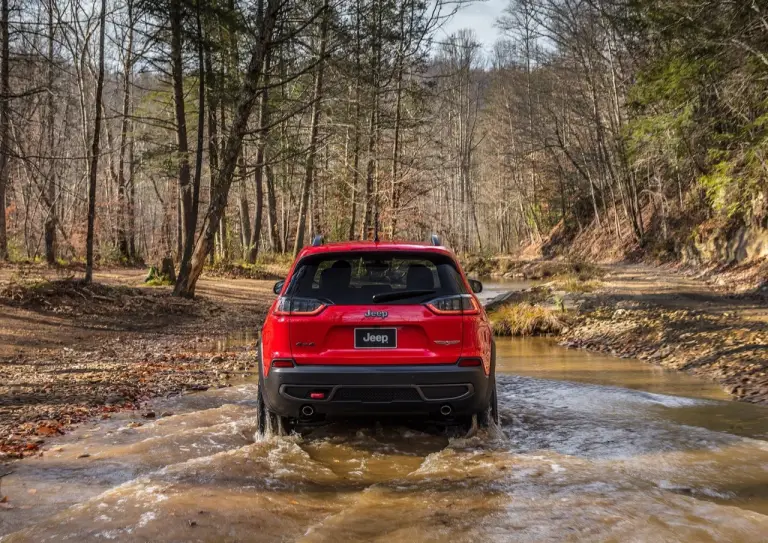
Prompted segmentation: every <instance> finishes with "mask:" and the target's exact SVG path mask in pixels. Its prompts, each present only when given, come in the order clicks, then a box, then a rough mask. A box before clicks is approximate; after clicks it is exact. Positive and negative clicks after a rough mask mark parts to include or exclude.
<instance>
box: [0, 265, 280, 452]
mask: <svg viewBox="0 0 768 543" xmlns="http://www.w3.org/2000/svg"><path fill="white" fill-rule="evenodd" d="M40 273H41V272H39V271H33V272H22V273H20V272H19V270H18V269H8V268H6V269H4V270H0V462H2V461H3V460H9V459H12V458H18V457H21V456H28V455H35V454H38V451H39V450H40V448H41V445H42V444H43V442H44V440H46V439H48V438H49V437H52V436H55V435H58V434H61V433H63V432H64V431H65V430H66V429H67V428H68V427H70V426H71V425H73V424H76V423H79V422H82V421H84V420H86V419H89V418H92V417H94V416H95V417H100V418H104V419H107V418H109V417H111V416H112V415H113V414H114V413H115V412H117V411H121V410H125V409H129V410H136V409H141V408H142V402H144V401H145V400H147V399H149V398H152V397H157V396H169V395H175V394H183V393H188V392H193V391H199V390H205V389H207V388H210V387H214V388H216V387H224V386H228V385H229V383H230V381H231V380H233V379H237V378H239V377H241V376H243V375H244V374H248V373H250V371H251V370H252V368H253V364H254V361H255V359H254V357H253V352H252V349H249V347H252V346H253V344H255V341H256V331H257V330H258V327H259V325H260V322H261V321H262V319H263V316H264V314H265V312H266V309H267V307H268V304H269V303H270V301H271V300H272V297H273V295H272V293H271V287H272V281H254V280H245V279H226V278H216V279H215V280H211V279H203V280H201V281H200V285H199V289H198V299H197V300H195V301H189V300H179V299H176V298H172V297H171V296H170V289H169V288H168V287H157V288H150V287H142V286H141V284H142V279H143V276H144V274H145V272H144V271H142V270H107V271H101V272H98V273H97V274H96V277H95V283H94V284H93V285H91V286H87V287H86V286H82V285H79V284H77V283H74V282H72V281H67V280H65V278H62V277H61V276H59V277H56V276H55V275H52V272H46V274H45V276H43V275H40ZM233 332H239V333H240V334H242V338H241V340H242V341H239V342H237V345H229V344H227V343H226V342H225V341H223V338H226V337H228V336H231V335H232V334H233ZM142 415H144V416H145V417H146V418H152V417H159V416H161V415H162V413H153V412H150V411H148V410H142Z"/></svg>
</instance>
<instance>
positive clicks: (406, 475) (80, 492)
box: [0, 289, 768, 543]
mask: <svg viewBox="0 0 768 543" xmlns="http://www.w3.org/2000/svg"><path fill="white" fill-rule="evenodd" d="M488 290H490V289H488ZM497 359H498V362H497V366H498V367H497V371H498V386H499V404H500V411H501V417H502V424H501V426H500V427H499V428H494V429H492V430H490V431H486V432H481V433H479V434H477V435H475V436H473V437H469V438H466V437H461V436H458V437H457V436H453V437H451V436H448V435H445V434H444V433H442V432H440V431H438V430H436V429H434V428H430V427H428V426H423V425H422V426H419V425H406V424H402V423H391V422H390V423H381V422H373V421H367V422H359V423H341V422H339V423H334V424H331V425H326V426H320V427H315V428H310V429H305V430H304V431H303V432H302V434H301V435H292V436H289V437H282V438H279V437H272V438H268V439H263V440H255V439H254V434H255V424H254V416H255V397H256V384H255V383H254V382H243V383H241V384H238V385H236V386H232V387H229V388H224V389H218V390H209V391H206V392H202V393H195V394H190V395H186V396H181V397H175V398H168V399H162V400H156V401H155V402H153V404H152V406H151V408H152V410H153V411H154V412H155V413H156V414H157V417H158V418H157V419H153V420H146V419H142V418H141V417H139V416H138V414H135V413H134V414H130V413H125V414H121V415H120V416H117V417H115V418H113V419H110V420H105V421H99V422H98V423H91V424H85V425H82V426H81V427H79V428H78V429H76V430H75V431H74V432H73V433H71V434H69V435H67V436H64V437H62V438H60V439H59V440H58V441H57V442H54V443H53V444H52V445H51V447H50V448H49V450H48V451H47V452H46V453H45V455H44V456H43V457H42V458H30V459H27V460H24V461H22V462H19V463H17V464H15V466H14V467H15V472H14V473H13V474H11V475H9V476H7V477H6V478H5V479H3V481H2V491H3V494H6V495H8V496H9V503H12V504H13V505H14V509H6V510H0V539H2V541H3V542H4V543H5V542H21V541H24V542H41V541H57V542H58V541H78V542H84V541H105V540H113V541H159V540H162V541H211V542H213V541H216V542H220V541H227V542H229V541H231V542H235V541H241V542H242V541H302V542H312V541H329V540H331V541H387V542H391V541H406V542H409V543H410V542H422V541H448V540H450V541H452V542H456V541H459V542H463V541H466V542H470V541H472V542H476V541H580V540H588V541H606V542H608V541H613V542H615V541H622V542H626V541H690V542H701V541H735V542H739V541H743V542H756V541H765V540H767V539H768V409H766V408H764V407H760V406H755V405H750V404H745V403H735V402H731V401H729V400H728V399H727V397H726V395H725V394H724V393H723V392H722V391H721V390H720V389H719V388H718V387H716V386H715V385H714V384H711V383H708V382H704V381H701V380H699V379H696V378H694V377H691V376H688V375H685V374H681V373H673V372H668V371H665V370H662V369H660V368H658V367H654V366H651V365H648V364H645V363H642V362H639V361H635V360H621V359H617V358H613V357H609V356H605V355H599V354H593V353H587V352H584V351H574V350H566V349H564V348H562V347H559V346H558V345H557V344H556V342H554V341H553V340H549V339H545V338H537V339H504V340H498V342H497ZM161 415H164V416H161ZM3 535H5V537H4V538H3V537H2V536H3Z"/></svg>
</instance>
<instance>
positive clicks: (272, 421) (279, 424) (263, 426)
mask: <svg viewBox="0 0 768 543" xmlns="http://www.w3.org/2000/svg"><path fill="white" fill-rule="evenodd" d="M258 353H259V354H258V371H259V389H258V391H257V392H256V433H257V434H258V435H259V436H262V437H263V436H266V435H276V436H285V435H288V434H289V433H290V430H291V427H292V424H291V423H292V421H291V419H289V418H288V417H281V416H280V415H278V414H277V413H274V412H272V411H271V410H270V409H269V407H267V404H266V402H265V401H264V393H263V390H264V371H263V369H262V365H261V344H259V350H258Z"/></svg>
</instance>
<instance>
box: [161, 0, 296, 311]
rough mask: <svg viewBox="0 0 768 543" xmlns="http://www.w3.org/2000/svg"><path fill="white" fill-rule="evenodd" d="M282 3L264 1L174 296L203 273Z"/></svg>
mask: <svg viewBox="0 0 768 543" xmlns="http://www.w3.org/2000/svg"><path fill="white" fill-rule="evenodd" d="M263 1H264V0H260V1H259V14H261V13H263V12H262V6H263ZM281 5H282V2H281V0H267V9H266V13H265V14H264V15H263V16H260V17H259V19H261V21H260V22H261V23H262V24H261V25H260V27H261V32H260V36H259V39H258V40H257V41H256V43H255V44H254V46H253V50H252V53H251V59H250V62H249V63H248V68H247V71H246V72H245V74H244V79H243V84H242V88H241V89H240V92H239V93H238V95H239V96H240V101H239V103H238V105H237V109H236V112H235V117H234V119H233V122H232V127H231V129H230V133H229V136H228V137H227V143H226V146H225V148H224V154H223V156H222V162H221V163H222V168H221V170H220V171H219V173H218V175H217V177H216V182H215V186H214V194H213V199H212V200H211V203H210V205H209V206H208V212H207V213H206V221H205V223H204V224H203V232H202V235H201V236H200V238H199V239H198V241H197V244H196V246H195V252H194V255H193V257H192V263H191V267H190V273H189V276H188V277H186V278H185V280H184V281H178V282H177V283H176V289H175V291H174V294H175V295H177V296H184V297H193V296H194V295H195V286H196V284H197V280H198V279H199V277H200V274H201V273H202V272H203V266H204V265H205V259H206V257H207V256H208V254H209V252H210V251H211V249H212V248H213V239H214V236H215V235H216V227H217V225H218V224H219V220H220V219H221V216H222V214H223V211H224V209H225V207H226V205H227V197H228V195H229V189H230V187H231V185H232V179H233V177H234V173H235V166H236V165H237V157H238V156H239V155H240V151H241V149H242V145H243V136H245V134H246V132H247V130H248V120H249V118H250V116H251V111H252V109H253V105H254V102H255V101H256V97H257V96H258V93H259V90H260V88H259V82H260V79H261V70H262V66H263V62H264V51H265V49H266V46H267V44H268V43H269V42H270V40H271V39H272V33H273V30H274V27H275V20H276V18H277V14H278V12H279V10H280V7H281Z"/></svg>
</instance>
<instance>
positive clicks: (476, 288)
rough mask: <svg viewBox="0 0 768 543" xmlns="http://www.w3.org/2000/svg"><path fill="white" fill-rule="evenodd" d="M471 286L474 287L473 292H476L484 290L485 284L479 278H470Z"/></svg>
mask: <svg viewBox="0 0 768 543" xmlns="http://www.w3.org/2000/svg"><path fill="white" fill-rule="evenodd" d="M469 286H470V287H471V288H472V292H474V293H475V294H478V293H480V292H483V284H482V283H481V282H480V281H478V280H477V279H470V280H469Z"/></svg>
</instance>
